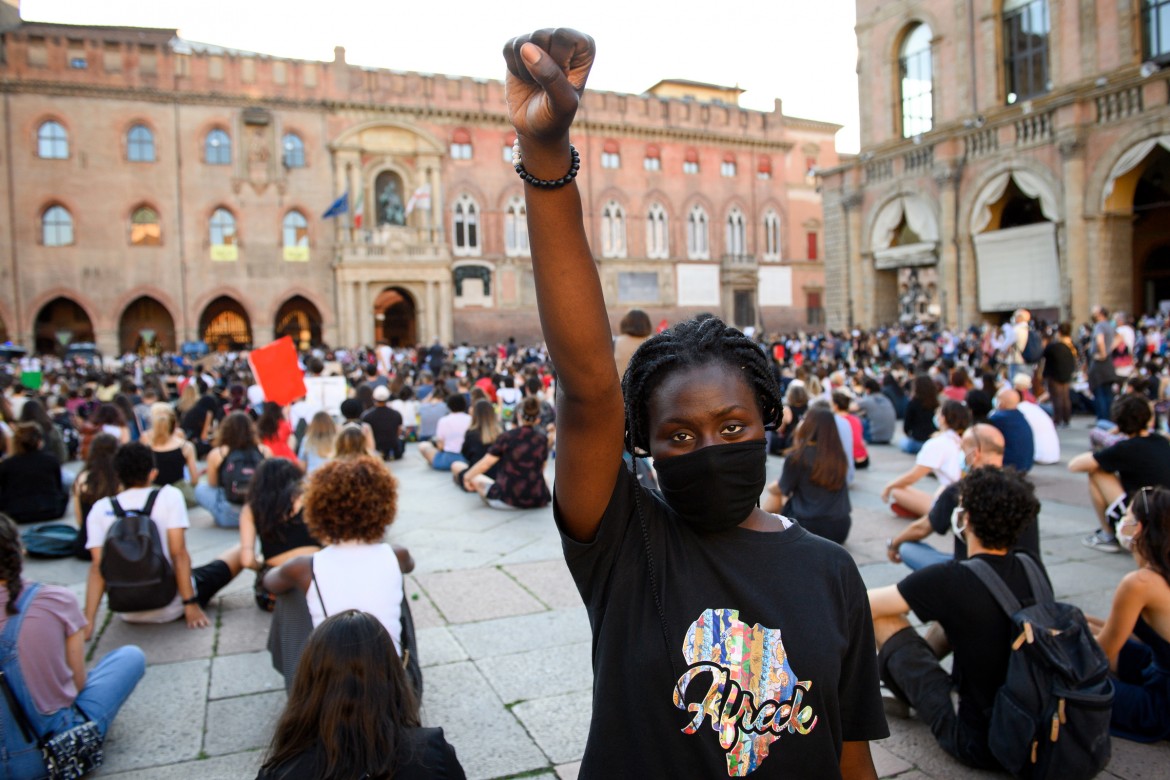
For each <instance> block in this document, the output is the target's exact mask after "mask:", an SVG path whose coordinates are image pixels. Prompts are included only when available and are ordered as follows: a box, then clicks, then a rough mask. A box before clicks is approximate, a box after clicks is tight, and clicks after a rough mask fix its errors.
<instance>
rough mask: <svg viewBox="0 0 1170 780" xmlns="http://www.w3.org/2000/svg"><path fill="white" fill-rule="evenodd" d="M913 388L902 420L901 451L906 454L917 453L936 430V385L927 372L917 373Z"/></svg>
mask: <svg viewBox="0 0 1170 780" xmlns="http://www.w3.org/2000/svg"><path fill="white" fill-rule="evenodd" d="M913 389H914V392H913V394H912V395H911V396H910V400H909V402H907V404H906V415H905V417H904V418H903V420H902V432H903V433H905V434H906V438H904V439H902V452H905V453H906V454H907V455H917V454H918V451H919V450H920V449H922V447H923V445H925V444H926V442H927V441H928V440H929V439H930V437H932V436H934V434H935V431H937V430H938V425H937V424H936V423H935V420H934V413H935V411H936V410H937V409H938V386H937V385H936V384H935V383H934V380H933V379H931V378H930V375H929V374H919V375H918V376H916V377H914V386H913Z"/></svg>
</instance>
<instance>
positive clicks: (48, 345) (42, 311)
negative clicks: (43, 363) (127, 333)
mask: <svg viewBox="0 0 1170 780" xmlns="http://www.w3.org/2000/svg"><path fill="white" fill-rule="evenodd" d="M35 311H36V315H35V317H34V319H33V349H34V350H35V351H36V352H41V353H58V354H61V353H63V352H64V350H65V348H66V347H68V346H69V345H70V344H80V343H87V342H89V343H92V342H94V341H95V340H96V338H97V336H96V330H95V328H94V320H93V317H91V316H90V314H89V312H88V311H87V310H86V309H85V307H84V306H82V305H81V303H80V301H79V299H77V298H73V297H69V296H65V295H58V296H54V297H52V298H50V299H49V300H47V301H46V302H45V303H44V304H43V305H40V306H38V307H37V308H36V309H35Z"/></svg>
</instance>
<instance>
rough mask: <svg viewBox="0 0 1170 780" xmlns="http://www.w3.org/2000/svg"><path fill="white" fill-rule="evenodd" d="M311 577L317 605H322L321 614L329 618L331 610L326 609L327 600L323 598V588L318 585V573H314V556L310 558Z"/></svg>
mask: <svg viewBox="0 0 1170 780" xmlns="http://www.w3.org/2000/svg"><path fill="white" fill-rule="evenodd" d="M309 577H311V578H312V580H313V589H314V590H316V591H317V603H318V604H320V605H321V614H322V615H324V616H325V617H329V610H327V609H325V599H323V598H321V586H320V585H319V584H317V572H315V571H313V556H311V555H310V556H309Z"/></svg>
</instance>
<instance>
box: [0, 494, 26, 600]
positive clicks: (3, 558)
mask: <svg viewBox="0 0 1170 780" xmlns="http://www.w3.org/2000/svg"><path fill="white" fill-rule="evenodd" d="M23 568H24V559H23V558H22V557H21V550H20V531H19V530H17V528H16V523H14V522H12V518H10V517H9V516H8V515H6V514H4V513H3V512H0V580H4V581H5V582H6V583H8V614H9V615H15V614H16V600H17V599H19V598H20V591H21V588H22V585H21V581H20V573H21V570H22V569H23Z"/></svg>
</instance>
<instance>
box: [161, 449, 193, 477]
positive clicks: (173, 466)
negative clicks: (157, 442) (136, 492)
mask: <svg viewBox="0 0 1170 780" xmlns="http://www.w3.org/2000/svg"><path fill="white" fill-rule="evenodd" d="M186 465H187V459H186V458H185V457H184V456H183V448H182V447H179V448H178V449H174V450H167V451H165V452H159V451H158V450H154V467H155V468H156V469H158V474H157V475H156V476H155V478H154V484H156V485H173V484H175V483H176V482H181V481H182V480H183V478H184V477H183V467H184V466H186Z"/></svg>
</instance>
